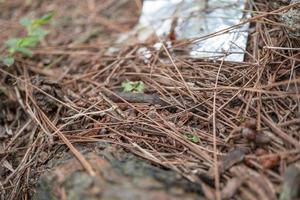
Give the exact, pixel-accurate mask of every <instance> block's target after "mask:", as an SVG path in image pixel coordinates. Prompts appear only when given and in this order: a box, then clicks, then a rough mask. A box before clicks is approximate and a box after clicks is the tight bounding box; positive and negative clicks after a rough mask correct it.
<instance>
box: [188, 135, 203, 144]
mask: <svg viewBox="0 0 300 200" xmlns="http://www.w3.org/2000/svg"><path fill="white" fill-rule="evenodd" d="M185 137H186V138H187V139H188V140H190V141H191V142H193V143H199V142H200V138H199V136H198V135H192V134H187V135H185Z"/></svg>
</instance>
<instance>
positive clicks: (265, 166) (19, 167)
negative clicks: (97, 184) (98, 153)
mask: <svg viewBox="0 0 300 200" xmlns="http://www.w3.org/2000/svg"><path fill="white" fill-rule="evenodd" d="M37 2H40V1H32V4H29V5H24V6H23V7H22V5H23V1H17V0H14V1H5V2H4V3H1V4H2V5H3V6H2V5H1V8H0V11H1V12H2V13H1V21H3V23H2V25H1V26H0V30H1V33H2V32H7V30H8V31H10V32H12V30H10V29H9V28H12V27H15V26H17V25H16V22H15V20H16V19H17V18H19V17H21V16H23V15H25V14H27V13H30V12H31V11H33V10H35V9H36V10H38V12H41V13H42V12H44V11H47V10H49V9H56V8H57V9H58V11H57V13H61V15H64V13H67V11H70V10H73V9H74V10H73V11H74V12H71V13H67V14H66V15H65V16H64V17H65V18H68V19H69V20H67V19H66V20H67V21H66V22H65V24H63V25H62V24H60V25H55V23H54V25H53V26H51V27H50V28H51V29H52V30H53V31H52V32H51V34H50V35H49V36H48V37H47V39H46V41H44V44H42V47H40V48H38V49H36V50H35V51H34V52H35V56H34V58H32V59H25V58H22V57H18V58H17V59H16V64H15V65H14V66H13V67H11V68H6V67H4V66H1V68H0V78H1V82H0V99H1V101H0V123H1V124H0V166H1V167H0V169H1V170H0V177H1V178H0V191H1V192H0V194H1V196H0V197H1V198H2V199H28V198H30V196H31V194H32V192H33V191H34V185H35V183H36V180H37V178H38V177H39V175H40V173H41V171H39V170H37V169H40V168H41V166H43V164H44V162H46V161H47V160H51V158H52V157H53V154H55V151H56V149H57V148H58V147H59V146H61V145H66V146H67V147H68V148H69V150H70V151H71V152H72V153H73V154H74V156H75V157H76V158H77V159H78V161H79V162H80V163H81V165H82V167H83V169H84V170H86V171H87V172H88V173H89V174H90V175H91V176H93V175H95V172H94V169H93V166H92V165H91V164H90V162H88V161H87V160H86V159H85V157H84V156H83V155H82V154H81V153H80V151H78V150H77V149H76V148H75V147H74V144H80V145H89V144H90V143H91V142H108V143H110V144H112V145H117V146H119V147H122V148H124V149H125V150H126V151H128V152H131V153H134V154H136V155H138V156H140V157H142V158H144V159H147V160H149V161H150V162H151V163H153V164H154V165H158V166H163V167H166V168H169V169H172V170H174V171H176V172H178V173H180V174H181V175H182V176H184V177H186V178H187V179H188V180H190V181H192V182H194V183H197V184H199V187H201V188H202V190H203V193H204V195H205V196H206V198H208V199H230V198H233V199H266V200H269V199H270V200H271V199H278V198H281V199H293V198H299V181H298V182H297V180H293V177H299V174H300V169H299V159H300V157H299V151H300V135H299V132H300V125H299V124H300V95H299V88H300V78H299V77H300V71H299V66H300V56H299V55H300V51H299V48H300V40H299V37H291V36H290V34H289V29H288V27H286V26H285V24H284V23H283V22H282V21H281V15H282V13H285V12H287V11H289V10H290V9H291V8H296V7H297V6H299V2H298V3H297V2H296V4H291V5H289V4H288V3H287V2H284V1H276V3H275V1H260V0H257V1H249V2H250V4H251V5H252V6H253V16H252V18H251V19H249V22H251V27H250V37H249V42H248V49H247V52H246V57H247V58H246V60H245V62H242V63H234V62H225V61H223V60H222V59H221V60H219V61H212V60H209V59H208V60H202V59H191V58H188V57H187V56H186V55H182V54H180V53H178V51H180V49H182V48H184V46H186V45H187V44H188V42H187V41H174V42H173V47H172V48H166V47H162V48H161V49H160V50H155V49H154V48H153V44H133V45H130V46H123V47H120V50H119V51H118V52H117V53H114V54H112V55H108V54H107V53H106V52H107V49H108V48H109V47H110V46H111V45H112V40H110V41H109V40H108V39H103V38H109V37H111V36H112V37H114V35H117V33H120V32H125V31H126V30H129V27H132V24H134V23H135V21H134V20H133V18H134V17H133V16H131V15H129V16H128V15H127V16H126V15H125V17H124V18H122V20H121V19H120V18H117V17H116V16H119V13H115V15H114V16H108V15H109V13H111V12H112V11H110V12H108V11H107V10H109V9H116V8H115V7H117V5H119V4H120V3H117V2H119V1H113V0H106V1H103V2H105V3H100V4H99V3H97V1H87V2H89V3H84V5H81V4H80V3H79V2H81V1H75V0H74V1H70V2H69V1H68V3H59V1H53V3H51V4H50V5H47V3H45V2H43V1H41V3H40V5H37V4H39V3H37ZM82 2H83V1H82ZM101 2H102V1H101ZM120 2H121V1H120ZM122 2H127V3H128V2H133V1H122ZM93 3H95V4H93ZM129 4H131V3H129ZM119 6H120V7H122V6H124V5H119ZM129 7H131V9H133V10H137V8H136V7H135V4H133V5H130V6H129ZM9 8H11V9H12V8H13V9H12V10H9ZM89 9H92V10H89ZM113 11H114V10H113ZM112 13H113V12H112ZM34 14H37V13H34ZM136 16H137V15H136ZM58 17H59V16H58ZM57 23H63V22H59V21H57ZM120 24H123V25H120ZM128 24H131V25H128ZM3 27H4V28H3ZM125 27H127V28H125ZM77 29H78V30H77ZM232 30H234V27H233V28H232ZM224 31H228V30H224ZM5 35H6V34H4V36H3V38H2V37H1V42H2V41H5V39H7V37H6V36H5ZM189 42H192V41H189ZM141 47H146V48H147V49H149V50H150V52H151V57H150V58H149V59H148V60H147V62H145V58H144V57H143V56H141V55H140V54H139V51H138V50H139V49H140V48H141ZM125 80H131V81H143V82H144V84H145V85H146V90H145V92H144V93H142V94H137V93H122V92H121V84H122V82H123V81H125ZM41 157H42V158H41ZM41 160H43V162H41ZM298 180H299V179H298ZM292 186H293V187H292ZM297 186H298V188H297ZM288 190H291V191H288ZM297 195H298V196H297Z"/></svg>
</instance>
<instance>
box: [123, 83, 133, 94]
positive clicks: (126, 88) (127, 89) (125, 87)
mask: <svg viewBox="0 0 300 200" xmlns="http://www.w3.org/2000/svg"><path fill="white" fill-rule="evenodd" d="M121 87H122V88H123V92H131V91H132V90H133V89H134V87H133V84H132V82H130V81H124V82H123V83H122V85H121Z"/></svg>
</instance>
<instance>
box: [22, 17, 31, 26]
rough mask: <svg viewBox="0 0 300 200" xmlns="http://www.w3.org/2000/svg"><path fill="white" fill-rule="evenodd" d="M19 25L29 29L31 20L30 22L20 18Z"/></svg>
mask: <svg viewBox="0 0 300 200" xmlns="http://www.w3.org/2000/svg"><path fill="white" fill-rule="evenodd" d="M20 24H21V25H22V26H25V27H29V26H31V25H32V20H31V19H28V18H22V19H21V20H20Z"/></svg>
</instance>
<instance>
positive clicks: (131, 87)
mask: <svg viewBox="0 0 300 200" xmlns="http://www.w3.org/2000/svg"><path fill="white" fill-rule="evenodd" d="M121 87H122V89H123V92H138V93H143V92H144V90H145V84H144V82H143V81H128V80H126V81H123V83H122V85H121Z"/></svg>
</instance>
